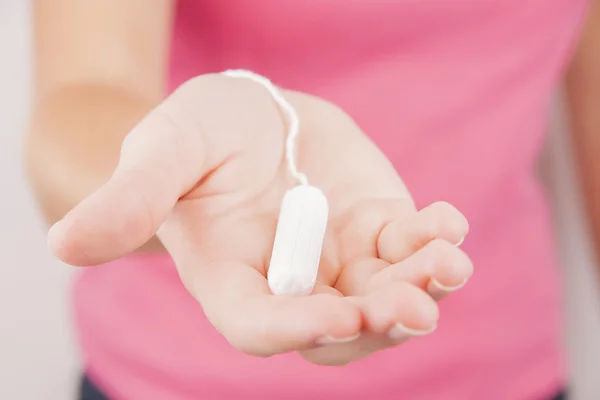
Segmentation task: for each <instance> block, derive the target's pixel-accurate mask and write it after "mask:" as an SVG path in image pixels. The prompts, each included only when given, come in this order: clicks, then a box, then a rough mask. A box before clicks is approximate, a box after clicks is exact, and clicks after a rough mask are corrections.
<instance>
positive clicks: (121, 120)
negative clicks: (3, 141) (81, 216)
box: [25, 85, 160, 250]
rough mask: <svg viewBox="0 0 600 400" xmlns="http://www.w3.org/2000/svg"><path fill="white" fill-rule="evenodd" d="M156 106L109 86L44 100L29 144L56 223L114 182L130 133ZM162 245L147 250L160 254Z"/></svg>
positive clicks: (38, 189)
mask: <svg viewBox="0 0 600 400" xmlns="http://www.w3.org/2000/svg"><path fill="white" fill-rule="evenodd" d="M154 105H155V104H153V103H152V101H149V100H146V99H144V98H142V97H140V96H136V95H134V94H131V93H128V92H127V91H126V90H122V89H120V88H117V87H109V86H106V85H87V86H84V85H74V86H69V87H62V88H59V89H57V90H55V91H53V92H51V93H49V94H48V95H46V96H45V97H44V98H42V99H40V101H38V103H37V105H36V106H35V108H34V110H33V114H32V118H31V123H30V128H29V132H28V135H27V140H26V145H25V152H26V153H25V156H26V157H25V160H26V167H27V170H28V175H29V180H30V183H31V186H32V188H33V192H34V194H35V197H36V199H37V201H38V204H39V207H40V210H41V212H42V215H43V216H44V218H45V220H46V221H47V222H48V223H50V224H52V223H54V222H56V221H58V220H59V219H60V218H62V216H63V215H64V214H65V213H67V212H68V211H69V210H70V209H71V208H73V207H74V206H75V205H76V204H77V203H78V202H80V201H81V200H82V199H83V198H85V197H86V196H87V195H89V194H90V193H92V192H93V191H94V190H95V189H96V188H98V187H99V186H100V185H102V184H103V183H104V182H105V181H107V180H108V178H109V177H110V175H111V174H112V172H113V170H114V168H115V167H116V165H117V162H118V158H119V152H120V147H121V142H122V140H123V138H124V136H125V135H126V134H127V132H128V131H129V130H130V129H131V128H132V127H133V126H135V124H136V123H137V122H138V121H140V119H141V118H143V116H144V115H145V114H146V113H147V112H148V111H149V110H150V109H151V108H152V107H153V106H154ZM159 248H160V247H159V246H158V242H157V241H156V240H154V241H153V243H149V244H148V245H147V246H146V248H145V249H148V250H157V249H159Z"/></svg>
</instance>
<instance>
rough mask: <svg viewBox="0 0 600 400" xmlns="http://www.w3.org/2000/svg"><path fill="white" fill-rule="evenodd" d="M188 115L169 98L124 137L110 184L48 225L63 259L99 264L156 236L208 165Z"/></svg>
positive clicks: (50, 239)
mask: <svg viewBox="0 0 600 400" xmlns="http://www.w3.org/2000/svg"><path fill="white" fill-rule="evenodd" d="M175 95H176V94H174V96H175ZM186 118H187V116H186V115H183V113H179V112H178V108H177V107H176V104H175V102H174V101H173V99H172V98H169V99H167V100H166V101H165V102H163V103H162V104H161V105H160V106H158V107H157V108H156V109H154V110H153V111H152V112H150V114H148V116H147V117H146V118H145V119H144V120H142V121H141V122H140V123H139V124H138V126H136V127H135V128H134V129H133V130H132V131H131V132H130V133H129V134H128V135H127V136H126V138H125V140H124V141H123V144H122V147H121V156H120V160H119V164H118V166H117V168H116V169H115V171H114V173H113V175H112V177H111V178H110V179H109V180H108V182H106V183H105V184H104V185H103V186H101V187H100V188H99V189H97V190H96V191H95V192H94V193H93V194H91V195H90V196H89V197H87V198H86V199H84V200H83V201H82V202H81V203H80V204H78V205H77V206H76V207H75V208H73V209H72V210H71V211H70V212H69V213H68V214H67V215H65V217H64V218H63V219H62V220H60V221H59V222H57V223H56V224H55V225H54V226H53V227H52V228H51V229H50V232H49V234H48V244H49V246H50V248H51V250H52V252H53V253H54V254H55V255H56V256H57V257H58V258H59V259H61V260H62V261H64V262H66V263H68V264H71V265H78V266H84V265H94V264H101V263H104V262H108V261H110V260H113V259H116V258H119V257H121V256H123V255H125V254H127V253H129V252H131V251H134V250H135V249H137V248H139V247H140V246H142V245H143V244H144V243H145V242H147V241H148V240H149V239H150V238H152V236H153V235H154V234H155V233H156V232H157V230H158V229H159V228H160V226H161V224H162V222H163V221H164V219H165V218H166V216H167V215H168V214H169V212H170V211H171V209H172V208H173V206H174V205H175V203H176V202H177V201H178V199H179V198H180V197H181V196H182V195H183V194H184V193H185V192H187V191H189V190H190V189H191V188H192V187H193V186H194V185H195V184H196V183H197V182H198V181H199V180H200V179H201V178H202V176H203V175H204V174H205V173H206V172H207V171H208V170H209V169H210V167H209V166H207V165H206V164H207V163H206V159H205V157H204V154H206V153H205V146H204V140H203V134H202V132H199V131H198V129H197V128H196V126H197V124H193V123H191V122H193V121H190V120H189V119H188V120H186ZM195 125H196V126H195ZM183 127H185V129H184V128H183Z"/></svg>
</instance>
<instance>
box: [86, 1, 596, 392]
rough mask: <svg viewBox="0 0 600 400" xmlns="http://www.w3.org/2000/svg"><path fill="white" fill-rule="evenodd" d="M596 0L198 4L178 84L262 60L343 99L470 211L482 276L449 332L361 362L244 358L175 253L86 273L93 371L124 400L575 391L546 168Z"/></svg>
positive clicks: (174, 78)
mask: <svg viewBox="0 0 600 400" xmlns="http://www.w3.org/2000/svg"><path fill="white" fill-rule="evenodd" d="M585 8H586V2H585V0H485V1H483V0H443V1H442V0H439V1H434V0H419V1H416V0H303V1H281V0H253V1H247V0H228V1H223V0H203V1H195V0H183V1H179V3H178V9H177V15H176V22H175V28H174V30H175V31H174V40H173V49H172V69H171V79H170V83H171V89H172V88H174V87H176V86H177V85H179V84H180V83H182V82H184V81H185V80H186V79H188V78H191V77H192V76H195V75H198V74H203V73H207V72H216V71H220V70H224V69H227V68H247V69H251V70H253V71H256V72H258V73H261V74H263V75H266V76H269V77H271V78H272V79H273V80H274V81H275V82H277V83H278V84H280V85H282V86H284V87H287V88H290V89H296V90H300V91H304V92H307V93H311V94H314V95H317V96H320V97H323V98H325V99H328V100H331V101H333V102H335V103H337V104H339V105H340V106H342V108H344V109H345V110H346V111H347V112H348V113H349V114H350V115H351V116H352V117H353V118H354V119H355V120H356V121H357V122H358V123H359V125H360V126H361V127H362V128H363V129H364V130H365V132H367V133H368V134H369V135H370V136H371V137H372V138H373V140H374V141H375V142H376V143H377V144H378V145H379V146H380V147H381V149H382V150H383V151H384V152H385V153H386V155H387V156H388V157H389V158H390V159H391V160H392V161H393V163H394V165H395V166H396V168H397V169H398V171H399V172H400V174H401V175H402V177H403V178H404V180H405V182H406V183H407V185H408V187H409V189H410V190H411V191H412V193H413V195H414V197H415V199H416V201H417V203H418V205H419V206H424V205H427V204H429V203H431V202H434V201H437V200H445V201H449V202H451V203H452V204H454V205H456V206H457V207H458V208H459V209H460V210H462V211H463V212H464V213H465V215H466V216H467V217H468V219H469V221H470V226H471V232H470V234H469V236H468V237H467V240H466V242H465V243H464V245H463V246H464V249H465V250H466V251H467V252H468V253H469V254H470V255H471V257H472V259H473V261H474V263H475V266H476V272H475V275H474V277H473V279H472V280H471V282H469V284H468V285H467V286H466V287H465V288H464V289H462V290H460V291H459V292H457V293H456V294H454V295H453V296H451V298H449V299H447V300H445V301H444V302H442V303H441V320H440V324H439V328H438V331H437V332H435V333H434V334H433V335H430V336H428V337H425V338H419V339H416V340H414V341H411V342H409V343H407V344H406V345H403V346H400V347H398V348H396V349H391V350H388V351H383V352H380V353H378V354H375V355H374V356H372V357H369V358H366V359H364V360H362V361H358V362H355V363H351V364H350V365H348V366H345V367H336V368H333V367H331V368H328V367H319V366H315V365H311V364H308V363H307V362H305V361H303V360H302V359H300V357H299V356H298V355H296V354H287V355H281V356H276V357H273V358H270V359H258V358H253V357H250V356H246V355H243V354H240V353H238V352H237V351H235V350H233V349H232V348H230V346H229V345H228V344H227V343H226V342H225V340H224V339H223V338H222V337H221V336H220V335H219V334H218V333H217V332H216V331H215V330H214V329H213V328H212V326H211V325H210V324H209V323H208V322H207V320H206V319H205V317H204V316H203V314H202V309H201V308H200V306H199V305H198V304H197V303H196V302H195V301H194V300H193V299H192V298H191V296H190V295H188V293H187V292H186V291H185V289H184V288H183V286H182V284H181V282H180V280H179V278H178V276H177V273H176V271H175V268H174V266H173V263H172V261H171V259H170V258H169V257H168V256H166V255H164V256H162V255H153V256H148V255H146V256H144V255H132V256H129V257H126V258H124V259H121V260H119V261H116V262H112V263H109V264H107V265H105V266H102V267H97V268H91V269H87V270H86V271H85V272H84V273H83V274H82V275H81V276H80V278H79V279H78V281H77V284H76V286H75V300H76V301H75V304H76V309H75V314H76V321H77V326H78V331H79V338H80V343H81V347H82V352H83V357H84V361H85V366H86V368H87V373H88V374H89V376H90V377H91V378H92V380H93V381H95V382H96V383H97V384H98V385H99V386H100V387H102V388H103V389H104V390H105V391H106V392H107V394H108V395H109V396H111V398H113V399H115V400H197V399H264V400H268V399H379V400H387V399H400V398H401V399H410V400H482V399H485V400H507V399H510V400H538V399H539V400H542V399H545V398H548V397H549V396H551V395H552V394H553V393H555V392H556V391H557V390H559V389H560V388H561V387H563V386H564V385H566V382H565V377H566V374H565V370H564V359H563V356H562V349H561V345H562V343H561V342H562V337H561V326H562V321H561V319H560V315H561V308H560V293H559V280H558V270H557V265H556V259H555V246H554V243H553V238H552V227H551V221H550V216H549V210H548V204H547V201H546V199H545V197H544V195H543V193H542V191H541V189H540V185H539V182H538V180H537V177H536V174H535V168H534V167H535V162H536V158H537V156H538V152H539V150H540V147H541V145H542V142H543V139H544V134H545V131H546V120H547V109H548V105H549V101H550V98H551V94H552V92H553V90H554V89H555V87H556V85H557V84H558V82H559V80H560V78H561V74H562V72H563V70H564V67H565V64H566V63H567V62H568V59H569V55H570V51H571V49H572V47H573V45H574V42H575V40H576V37H577V33H578V29H579V27H580V26H581V24H582V21H583V17H584V14H585Z"/></svg>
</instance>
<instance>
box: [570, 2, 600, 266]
mask: <svg viewBox="0 0 600 400" xmlns="http://www.w3.org/2000/svg"><path fill="white" fill-rule="evenodd" d="M599 11H600V9H599V8H598V4H597V3H595V4H593V6H592V10H591V13H590V16H589V20H588V23H587V25H586V28H585V29H584V31H583V34H582V38H581V42H580V44H579V47H578V49H577V52H576V54H575V57H574V59H573V63H572V65H571V67H570V70H569V73H568V75H567V82H566V83H567V85H566V88H567V92H566V95H567V100H568V105H569V114H570V122H571V131H572V134H571V138H572V143H573V150H574V156H575V160H576V168H577V170H578V172H579V176H580V182H581V187H582V190H583V193H582V194H583V199H584V204H585V206H586V210H587V214H586V217H587V218H586V220H587V221H589V228H590V231H591V233H592V239H593V242H594V244H595V248H596V256H597V260H600V14H599Z"/></svg>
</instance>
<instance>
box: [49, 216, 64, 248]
mask: <svg viewBox="0 0 600 400" xmlns="http://www.w3.org/2000/svg"><path fill="white" fill-rule="evenodd" d="M60 222H61V221H58V222H56V223H54V225H52V226H51V227H50V229H48V234H47V235H46V242H47V245H48V247H50V248H52V247H53V245H54V243H55V241H56V234H57V232H59V230H60V225H61V223H60Z"/></svg>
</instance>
